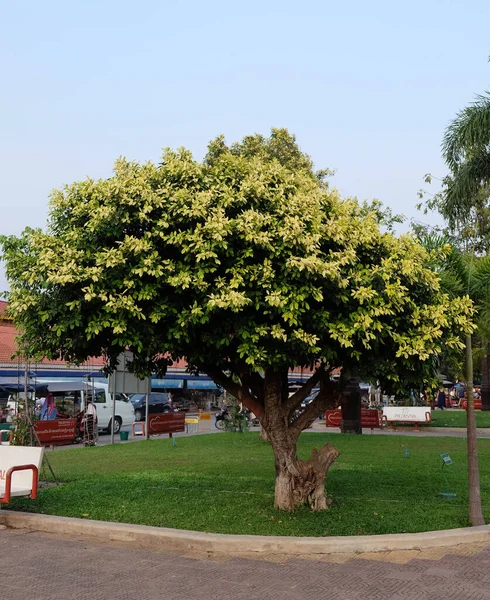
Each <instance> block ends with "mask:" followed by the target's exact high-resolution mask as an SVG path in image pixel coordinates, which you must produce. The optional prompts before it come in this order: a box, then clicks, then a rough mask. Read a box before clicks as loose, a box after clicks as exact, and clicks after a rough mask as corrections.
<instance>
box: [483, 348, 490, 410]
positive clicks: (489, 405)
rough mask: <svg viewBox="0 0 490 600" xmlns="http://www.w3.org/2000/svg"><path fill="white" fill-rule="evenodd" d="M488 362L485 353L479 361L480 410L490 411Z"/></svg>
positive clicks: (489, 365)
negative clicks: (480, 378)
mask: <svg viewBox="0 0 490 600" xmlns="http://www.w3.org/2000/svg"><path fill="white" fill-rule="evenodd" d="M489 363H490V361H489V359H488V354H487V353H486V352H485V355H484V357H483V358H482V361H481V377H482V380H481V409H482V410H490V373H489V367H490V364H489Z"/></svg>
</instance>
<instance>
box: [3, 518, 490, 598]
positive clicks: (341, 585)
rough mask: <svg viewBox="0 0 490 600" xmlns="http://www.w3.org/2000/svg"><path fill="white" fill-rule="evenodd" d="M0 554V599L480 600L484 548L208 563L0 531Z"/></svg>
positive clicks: (487, 572)
mask: <svg viewBox="0 0 490 600" xmlns="http://www.w3.org/2000/svg"><path fill="white" fill-rule="evenodd" d="M0 547H1V551H2V575H3V577H2V597H3V598H5V599H6V600H26V599H28V598H35V599H36V600H68V599H70V600H133V599H135V600H160V599H162V598H165V599H166V600H190V599H193V598H199V599H200V600H211V599H212V600H259V599H260V600H300V599H301V600H303V599H304V598H306V599H307V600H320V599H321V600H324V599H325V598H328V599H329V600H361V599H362V600H388V599H390V600H391V599H393V600H425V599H427V600H460V599H461V600H489V599H490V545H487V546H486V547H485V546H479V547H476V546H473V547H465V546H458V547H456V548H455V549H453V550H452V551H448V550H445V551H444V552H442V551H439V552H438V551H431V552H425V553H424V554H423V553H417V552H411V553H402V552H398V553H391V554H390V553H385V554H382V555H376V556H366V555H363V556H364V558H360V557H359V556H357V557H356V556H355V555H334V556H330V557H328V558H322V559H321V560H319V559H318V557H316V558H315V557H309V558H307V559H304V558H303V559H294V558H293V559H288V560H287V559H284V557H282V558H281V557H277V556H276V557H273V556H269V557H267V560H257V559H248V558H229V559H220V560H217V559H215V558H202V557H199V558H196V557H194V558H192V557H181V556H172V555H168V554H164V553H157V552H149V551H145V550H138V549H132V548H125V547H116V546H110V545H107V546H102V545H96V544H88V543H83V542H79V541H74V540H67V539H60V538H56V537H53V536H47V535H43V534H39V533H22V532H15V531H9V530H4V531H0ZM447 552H452V553H450V554H447ZM429 557H431V558H429Z"/></svg>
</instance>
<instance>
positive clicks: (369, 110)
mask: <svg viewBox="0 0 490 600" xmlns="http://www.w3.org/2000/svg"><path fill="white" fill-rule="evenodd" d="M489 22H490V3H489V2H488V0H465V1H464V2H463V1H462V0H453V1H451V0H424V1H421V0H412V1H411V2H404V3H401V2H393V0H371V1H370V2H366V1H365V0H364V1H363V0H344V1H343V2H340V1H336V2H332V1H331V0H303V1H302V2H298V1H294V2H291V1H289V0H281V1H276V0H261V1H258V0H247V2H243V1H235V2H230V0H227V1H224V0H223V1H221V0H219V1H218V0H207V1H206V2H203V1H202V0H200V1H198V0H180V1H178V2H177V1H174V0H139V1H138V2H134V1H128V0H117V1H116V0H83V1H78V0H70V1H68V2H67V1H66V0H45V1H43V2H39V1H38V0H24V1H23V2H7V1H4V2H0V90H1V93H0V210H1V213H0V214H1V218H0V234H8V235H10V234H15V235H18V234H19V233H20V232H21V231H22V230H23V229H24V228H25V227H26V226H30V227H44V226H45V223H46V219H47V215H48V199H49V194H50V192H51V190H52V189H53V188H57V187H60V186H62V185H64V184H67V183H71V182H73V181H75V180H80V179H84V178H85V177H87V176H90V177H93V178H99V177H108V176H110V174H111V169H112V165H113V163H114V160H115V159H116V158H117V157H118V156H125V157H127V158H129V159H132V160H138V161H146V160H152V161H158V159H159V157H160V154H161V150H162V148H164V147H167V146H170V147H180V146H185V147H187V148H189V149H190V150H191V151H192V152H193V153H194V155H195V156H196V157H197V158H201V157H202V156H203V155H204V153H205V151H206V145H207V143H208V141H209V140H210V139H212V138H214V137H215V136H217V135H218V134H224V135H225V136H226V138H227V140H228V141H229V142H232V141H236V140H239V139H241V138H242V137H243V136H244V135H248V134H251V133H255V132H260V133H262V134H267V133H268V132H269V130H270V128H271V127H287V128H288V129H289V130H290V131H291V132H293V133H295V134H296V136H297V140H298V142H299V144H300V145H301V147H302V149H303V150H304V151H306V152H307V153H309V154H310V155H311V156H312V158H313V160H314V162H315V166H316V167H318V168H324V167H329V168H332V169H335V170H336V175H335V177H334V179H333V180H332V184H333V185H334V186H335V187H337V188H338V189H339V190H340V192H341V193H342V194H343V195H345V196H356V197H358V198H359V199H361V200H364V199H373V198H378V199H379V200H381V201H382V202H383V203H384V204H386V205H388V206H390V207H391V208H392V209H393V210H394V211H395V212H401V213H404V214H405V215H407V217H408V218H409V219H410V218H415V219H418V220H422V221H424V222H431V220H432V221H433V220H434V219H435V217H427V216H424V215H422V214H421V213H419V212H417V210H416V208H415V205H416V204H417V202H418V198H417V192H418V190H419V189H420V188H422V187H425V188H427V186H426V185H424V183H423V176H424V175H425V174H426V173H432V174H433V175H435V176H442V175H444V174H445V172H446V170H445V167H444V163H443V161H442V159H441V152H440V143H441V139H442V136H443V133H444V129H445V128H446V126H447V124H448V123H449V122H450V120H451V119H452V118H453V117H454V116H455V114H456V113H457V111H458V110H459V109H461V108H463V107H464V106H465V105H466V104H468V103H469V102H471V101H472V99H473V98H474V96H475V94H477V93H482V92H484V91H485V90H486V89H488V88H489V87H490V86H489V85H488V82H489V80H490V64H488V56H489V55H490V36H489V35H488V23H489ZM428 189H429V191H436V189H435V188H434V186H431V187H430V188H428ZM407 227H408V225H405V228H407ZM5 289H7V283H6V280H5V276H4V271H3V268H2V267H1V266H0V290H5Z"/></svg>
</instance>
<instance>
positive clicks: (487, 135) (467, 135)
mask: <svg viewBox="0 0 490 600" xmlns="http://www.w3.org/2000/svg"><path fill="white" fill-rule="evenodd" d="M489 144H490V94H489V92H485V95H483V96H477V97H476V100H475V101H474V102H473V103H472V104H470V106H467V107H466V108H464V109H463V110H461V111H460V112H459V113H458V114H457V115H456V118H455V119H454V121H452V123H450V125H449V126H448V128H447V129H446V133H445V135H444V139H443V142H442V151H443V155H444V158H445V160H446V162H447V164H448V165H449V167H450V168H451V169H452V170H455V169H456V168H457V167H458V165H460V164H461V163H462V162H463V161H465V160H467V159H468V158H470V157H471V156H472V155H477V154H479V153H480V152H481V150H483V149H485V148H486V147H487V146H488V145H489Z"/></svg>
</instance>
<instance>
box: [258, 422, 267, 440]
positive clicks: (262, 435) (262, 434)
mask: <svg viewBox="0 0 490 600" xmlns="http://www.w3.org/2000/svg"><path fill="white" fill-rule="evenodd" d="M260 441H261V442H268V441H269V438H268V436H267V431H266V430H265V429H264V428H263V427H262V425H261V426H260Z"/></svg>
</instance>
